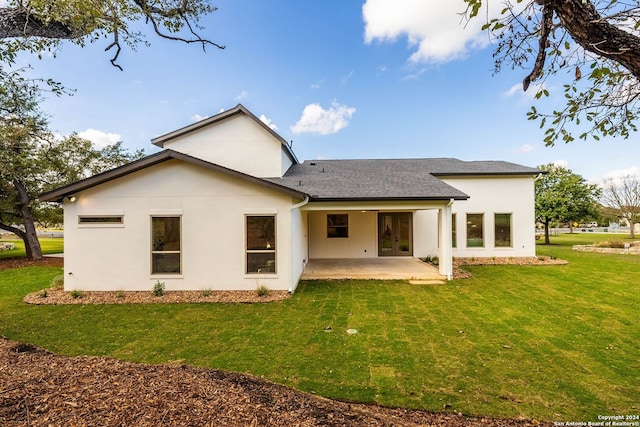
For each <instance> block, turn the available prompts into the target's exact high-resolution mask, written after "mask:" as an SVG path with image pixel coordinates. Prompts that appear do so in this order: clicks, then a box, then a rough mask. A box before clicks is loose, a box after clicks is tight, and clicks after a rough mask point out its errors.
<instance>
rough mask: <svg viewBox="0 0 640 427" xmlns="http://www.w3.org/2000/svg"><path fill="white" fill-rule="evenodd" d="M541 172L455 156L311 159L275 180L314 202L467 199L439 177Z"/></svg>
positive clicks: (505, 163)
mask: <svg viewBox="0 0 640 427" xmlns="http://www.w3.org/2000/svg"><path fill="white" fill-rule="evenodd" d="M540 172H541V171H540V170H538V169H534V168H529V167H526V166H521V165H517V164H514V163H508V162H501V161H478V162H466V161H462V160H458V159H452V158H438V159H375V160H307V161H305V162H304V163H302V164H296V165H293V166H291V168H290V169H289V170H288V171H287V172H286V174H285V175H284V177H282V178H273V179H270V181H272V182H274V183H278V184H280V185H283V186H286V187H289V188H291V189H295V190H297V191H302V192H304V193H306V194H309V195H310V196H311V199H312V200H379V199H388V200H449V199H451V198H453V199H457V200H464V199H467V198H468V197H469V196H467V195H466V194H465V193H463V192H462V191H460V190H458V189H456V188H455V187H453V186H451V185H449V184H446V183H445V182H443V181H442V180H440V179H439V178H438V176H470V175H537V174H538V173H540Z"/></svg>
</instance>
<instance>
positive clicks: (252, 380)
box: [0, 337, 552, 427]
mask: <svg viewBox="0 0 640 427" xmlns="http://www.w3.org/2000/svg"><path fill="white" fill-rule="evenodd" d="M0 420H2V425H3V426H62V425H69V426H134V425H135V426H229V427H234V426H489V427H493V426H522V427H524V426H540V425H544V426H551V425H552V423H541V422H539V421H536V420H526V419H493V418H475V417H466V416H464V415H461V414H455V413H444V412H443V413H431V412H425V411H416V410H406V409H398V408H385V407H379V406H374V405H365V404H357V403H345V402H339V401H334V400H329V399H324V398H321V397H318V396H314V395H311V394H307V393H302V392H299V391H295V390H292V389H289V388H287V387H284V386H281V385H278V384H273V383H270V382H268V381H265V380H264V379H261V378H257V377H253V376H251V375H245V374H241V373H234V372H227V371H220V370H214V369H203V368H196V367H193V366H186V365H142V364H137V363H131V362H124V361H121V360H117V359H112V358H107V357H87V356H80V357H63V356H58V355H55V354H53V353H50V352H48V351H46V350H44V349H41V348H38V347H36V346H33V345H30V344H21V343H17V342H15V341H10V340H8V339H6V338H4V337H0Z"/></svg>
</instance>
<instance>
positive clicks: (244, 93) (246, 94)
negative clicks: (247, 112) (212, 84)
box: [236, 90, 249, 101]
mask: <svg viewBox="0 0 640 427" xmlns="http://www.w3.org/2000/svg"><path fill="white" fill-rule="evenodd" d="M247 98H249V92H248V91H246V90H243V91H242V92H240V95H238V96H236V101H242V100H243V99H247Z"/></svg>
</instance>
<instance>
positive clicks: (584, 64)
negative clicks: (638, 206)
mask: <svg viewBox="0 0 640 427" xmlns="http://www.w3.org/2000/svg"><path fill="white" fill-rule="evenodd" d="M464 1H465V3H467V10H466V16H467V17H468V18H474V17H477V19H485V25H484V27H483V28H484V29H486V30H487V31H489V32H490V34H491V35H492V36H494V37H495V40H496V41H497V45H496V48H495V51H494V58H495V70H496V72H498V71H500V70H501V69H502V68H503V67H504V66H508V67H511V68H516V67H523V68H530V72H529V74H528V75H527V76H526V77H525V78H524V79H523V88H524V90H525V91H526V90H527V89H528V88H529V86H530V85H531V83H533V82H537V85H536V88H535V90H536V91H537V92H536V98H541V97H542V96H549V91H548V88H547V87H546V86H545V82H546V81H547V79H548V78H549V77H551V76H554V75H557V74H560V73H563V74H564V77H562V78H563V79H564V80H565V81H566V84H565V85H564V96H565V99H566V104H565V106H564V107H563V108H562V109H559V110H557V111H553V112H552V113H541V112H538V110H537V109H536V108H535V107H532V108H531V111H530V112H529V113H528V116H529V119H531V120H540V127H541V128H544V127H546V130H545V138H544V141H545V143H546V145H553V144H554V143H555V142H556V141H557V140H558V139H562V140H563V141H565V142H570V141H573V140H574V139H575V137H574V136H573V132H572V131H571V129H570V124H571V123H573V124H574V125H576V126H579V127H580V129H581V130H580V133H579V138H581V139H586V138H587V136H588V135H591V136H592V137H593V138H594V139H599V138H600V137H601V136H606V135H613V136H616V135H619V136H623V137H628V136H629V133H630V132H631V131H635V130H636V129H637V128H636V125H635V122H636V120H637V119H638V99H639V96H640V84H638V79H640V33H639V32H638V31H637V30H638V28H639V27H640V1H638V0H629V1H618V0H562V1H558V0H504V1H500V2H498V1H485V2H483V1H482V0H464ZM483 3H484V4H485V5H487V8H488V7H493V8H494V9H496V10H488V9H486V10H485V9H483V8H482V5H483ZM500 9H501V10H500ZM497 10H500V13H499V14H498V15H496V14H495V12H497ZM495 16H498V17H495Z"/></svg>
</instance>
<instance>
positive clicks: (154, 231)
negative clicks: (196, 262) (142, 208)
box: [151, 216, 182, 274]
mask: <svg viewBox="0 0 640 427" xmlns="http://www.w3.org/2000/svg"><path fill="white" fill-rule="evenodd" d="M180 247H181V243H180V217H179V216H167V217H151V274H180V273H181V272H182V268H181V251H180Z"/></svg>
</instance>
